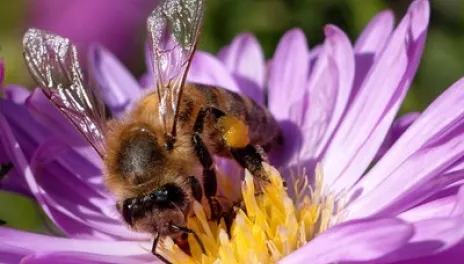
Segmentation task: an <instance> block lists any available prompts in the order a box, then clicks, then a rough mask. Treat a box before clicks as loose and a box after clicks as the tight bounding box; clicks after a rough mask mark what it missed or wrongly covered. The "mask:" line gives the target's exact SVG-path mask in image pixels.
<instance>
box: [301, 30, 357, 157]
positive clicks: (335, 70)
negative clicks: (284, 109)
mask: <svg viewBox="0 0 464 264" xmlns="http://www.w3.org/2000/svg"><path fill="white" fill-rule="evenodd" d="M325 34H326V41H325V42H324V46H323V48H322V51H321V52H320V54H319V56H318V60H317V62H316V64H315V66H314V70H313V71H312V73H311V76H310V79H309V82H308V91H309V103H308V104H309V105H308V109H307V112H308V113H307V115H306V120H305V123H304V124H302V127H303V128H302V131H303V137H305V138H306V140H305V143H304V144H303V149H302V151H301V152H302V154H301V155H300V159H302V160H308V159H317V157H318V156H319V155H320V153H321V152H322V151H323V149H324V148H325V147H326V144H327V142H328V141H329V140H330V138H331V136H332V133H333V132H334V130H335V128H336V127H337V125H338V123H339V122H340V119H341V117H342V114H343V113H344V111H345V108H346V105H347V102H348V97H349V95H350V91H351V86H352V83H353V77H354V55H353V50H352V47H351V44H350V41H349V39H348V37H347V36H346V35H345V33H344V32H343V31H341V30H340V29H338V28H337V27H335V26H332V25H329V26H326V28H325Z"/></svg>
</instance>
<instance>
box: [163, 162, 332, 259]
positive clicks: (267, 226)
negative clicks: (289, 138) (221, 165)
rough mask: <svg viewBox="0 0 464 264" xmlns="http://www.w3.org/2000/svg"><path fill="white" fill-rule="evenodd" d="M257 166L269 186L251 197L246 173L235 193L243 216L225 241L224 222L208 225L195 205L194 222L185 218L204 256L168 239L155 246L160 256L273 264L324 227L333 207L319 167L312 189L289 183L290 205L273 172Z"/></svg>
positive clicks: (300, 179)
mask: <svg viewBox="0 0 464 264" xmlns="http://www.w3.org/2000/svg"><path fill="white" fill-rule="evenodd" d="M263 166H264V168H265V170H266V172H267V173H268V175H270V183H269V184H265V185H264V187H263V188H262V193H260V194H256V192H255V184H254V179H253V176H251V175H250V174H249V173H248V172H247V174H246V176H245V180H244V182H243V183H242V188H241V192H242V199H243V202H244V205H245V206H244V210H242V209H240V210H238V212H237V215H236V216H235V219H234V220H233V223H232V226H231V229H230V235H229V234H227V232H226V230H227V229H226V225H225V223H224V221H220V222H219V223H217V222H216V221H208V220H207V214H206V213H205V211H204V210H203V206H202V205H201V204H200V203H196V202H195V204H194V208H193V210H194V216H193V217H190V218H189V223H188V225H189V227H190V228H192V229H193V230H194V231H195V232H196V233H197V234H198V236H199V237H200V240H201V241H202V243H203V245H204V246H205V249H206V252H205V254H203V253H202V252H201V249H200V246H199V245H198V242H197V241H196V240H195V239H194V238H193V236H189V241H188V242H189V245H190V250H191V254H190V255H188V254H186V253H184V252H183V251H182V250H181V249H179V248H178V247H177V245H175V244H174V243H173V242H172V240H171V239H170V238H167V239H165V240H164V241H163V243H161V244H162V245H161V248H160V249H161V250H160V251H161V253H162V255H163V256H165V257H166V258H167V259H168V260H169V261H171V262H172V263H174V264H176V263H202V264H207V263H221V264H236V263H275V262H277V261H278V260H280V259H282V258H283V257H284V256H286V255H288V254H290V253H291V252H292V251H295V250H296V249H297V248H299V247H301V246H303V245H304V244H305V243H307V242H308V241H309V240H311V239H313V238H314V237H315V236H316V235H317V234H318V233H320V232H323V231H324V230H326V229H327V228H328V227H329V226H330V224H331V222H330V221H331V217H332V215H333V214H334V208H335V207H336V204H335V202H334V199H333V198H332V197H330V196H329V197H328V196H327V195H325V194H324V190H323V189H322V187H323V185H322V180H323V177H322V172H321V169H320V167H319V166H318V167H317V168H316V175H315V185H314V187H310V185H309V184H308V182H307V180H306V177H302V176H301V175H300V177H294V181H293V183H294V185H293V187H294V188H293V192H294V197H293V199H292V198H291V197H290V196H289V195H288V193H287V190H286V188H285V187H284V184H283V180H282V178H281V176H280V174H279V172H278V171H277V170H276V169H275V168H273V167H271V166H269V165H267V164H264V163H263ZM296 178H297V179H296Z"/></svg>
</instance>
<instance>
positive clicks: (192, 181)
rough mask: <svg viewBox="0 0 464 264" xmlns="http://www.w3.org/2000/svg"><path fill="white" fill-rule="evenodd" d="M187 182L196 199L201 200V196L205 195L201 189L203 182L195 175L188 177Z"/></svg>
mask: <svg viewBox="0 0 464 264" xmlns="http://www.w3.org/2000/svg"><path fill="white" fill-rule="evenodd" d="M187 182H188V184H189V185H190V187H191V188H192V196H193V198H195V200H197V201H199V202H201V198H202V197H203V190H202V189H201V184H200V182H199V181H198V180H197V178H196V177H195V176H189V177H188V178H187Z"/></svg>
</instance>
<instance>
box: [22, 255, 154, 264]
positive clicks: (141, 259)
mask: <svg viewBox="0 0 464 264" xmlns="http://www.w3.org/2000/svg"><path fill="white" fill-rule="evenodd" d="M48 263H60V264H81V263H86V264H127V263H131V264H132V263H134V264H141V263H151V264H157V263H163V262H161V261H157V260H154V257H153V256H150V255H149V254H146V255H144V256H108V255H97V254H89V253H80V252H79V253H76V252H53V253H38V254H34V255H30V256H27V257H25V258H23V259H22V260H21V264H48Z"/></svg>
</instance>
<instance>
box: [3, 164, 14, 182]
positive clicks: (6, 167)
mask: <svg viewBox="0 0 464 264" xmlns="http://www.w3.org/2000/svg"><path fill="white" fill-rule="evenodd" d="M11 169H13V163H11V162H7V163H2V165H0V180H1V179H3V177H5V176H6V174H7V173H8V172H9V171H10V170H11Z"/></svg>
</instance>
